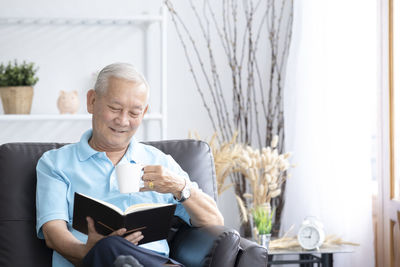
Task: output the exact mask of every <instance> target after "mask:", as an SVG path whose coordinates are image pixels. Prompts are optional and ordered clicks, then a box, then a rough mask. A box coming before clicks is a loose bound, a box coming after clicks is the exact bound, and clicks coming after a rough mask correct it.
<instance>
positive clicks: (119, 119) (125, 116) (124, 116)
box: [117, 112, 129, 126]
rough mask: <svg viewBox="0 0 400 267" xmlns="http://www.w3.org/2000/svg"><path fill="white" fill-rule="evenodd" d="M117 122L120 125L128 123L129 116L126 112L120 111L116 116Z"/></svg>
mask: <svg viewBox="0 0 400 267" xmlns="http://www.w3.org/2000/svg"><path fill="white" fill-rule="evenodd" d="M117 123H118V124H119V125H121V126H128V125H129V117H128V113H127V112H120V113H119V115H118V117H117Z"/></svg>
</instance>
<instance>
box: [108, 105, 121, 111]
mask: <svg viewBox="0 0 400 267" xmlns="http://www.w3.org/2000/svg"><path fill="white" fill-rule="evenodd" d="M108 107H109V108H110V109H111V110H112V111H118V110H119V108H116V107H112V106H108Z"/></svg>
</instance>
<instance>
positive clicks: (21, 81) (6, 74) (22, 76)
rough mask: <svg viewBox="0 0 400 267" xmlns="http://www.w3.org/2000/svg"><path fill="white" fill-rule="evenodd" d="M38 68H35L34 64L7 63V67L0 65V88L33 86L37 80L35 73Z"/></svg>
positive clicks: (15, 61)
mask: <svg viewBox="0 0 400 267" xmlns="http://www.w3.org/2000/svg"><path fill="white" fill-rule="evenodd" d="M38 69H39V68H35V66H34V63H26V62H25V61H24V62H23V63H22V64H18V62H17V60H14V63H11V62H8V64H7V66H5V65H4V64H3V63H2V64H1V65H0V86H34V85H35V84H36V83H37V82H38V81H39V78H38V77H37V76H36V73H37V71H38Z"/></svg>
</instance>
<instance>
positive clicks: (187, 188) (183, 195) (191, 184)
mask: <svg viewBox="0 0 400 267" xmlns="http://www.w3.org/2000/svg"><path fill="white" fill-rule="evenodd" d="M185 182H186V183H185V187H184V188H183V189H182V191H181V198H180V199H176V200H177V201H178V202H180V203H182V202H184V201H185V200H186V199H188V198H189V197H190V195H191V190H192V188H199V186H198V185H197V183H196V182H191V181H190V180H189V179H186V178H185Z"/></svg>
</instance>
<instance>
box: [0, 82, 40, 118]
mask: <svg viewBox="0 0 400 267" xmlns="http://www.w3.org/2000/svg"><path fill="white" fill-rule="evenodd" d="M0 95H1V102H2V104H3V109H4V113H5V114H30V113H31V107H32V99H33V87H31V86H12V87H0Z"/></svg>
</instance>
